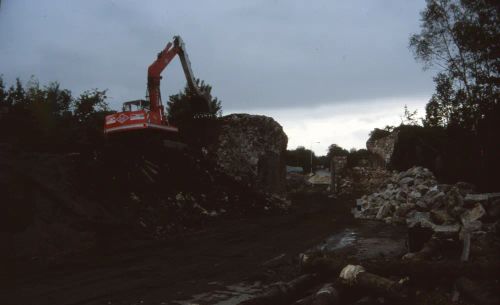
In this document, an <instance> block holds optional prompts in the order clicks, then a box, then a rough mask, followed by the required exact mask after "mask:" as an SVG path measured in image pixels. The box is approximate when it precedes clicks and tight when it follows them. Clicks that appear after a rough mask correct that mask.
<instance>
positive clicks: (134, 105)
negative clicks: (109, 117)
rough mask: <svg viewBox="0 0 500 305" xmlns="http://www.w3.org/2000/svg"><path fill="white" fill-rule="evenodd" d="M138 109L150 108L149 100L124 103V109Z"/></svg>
mask: <svg viewBox="0 0 500 305" xmlns="http://www.w3.org/2000/svg"><path fill="white" fill-rule="evenodd" d="M137 110H149V101H146V100H135V101H129V102H125V103H123V106H122V111H123V112H131V111H137Z"/></svg>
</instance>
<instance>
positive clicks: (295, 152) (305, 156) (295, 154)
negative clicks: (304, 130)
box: [285, 146, 317, 173]
mask: <svg viewBox="0 0 500 305" xmlns="http://www.w3.org/2000/svg"><path fill="white" fill-rule="evenodd" d="M311 154H312V158H313V164H317V163H316V162H315V160H316V156H315V155H314V152H311V150H310V149H306V148H305V147H304V146H299V147H297V148H296V149H292V150H287V151H286V154H285V162H286V165H290V166H300V167H302V168H303V169H304V173H309V172H310V171H311Z"/></svg>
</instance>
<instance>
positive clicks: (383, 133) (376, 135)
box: [370, 127, 394, 141]
mask: <svg viewBox="0 0 500 305" xmlns="http://www.w3.org/2000/svg"><path fill="white" fill-rule="evenodd" d="M393 129H394V128H391V130H388V129H387V127H386V128H385V129H380V128H375V129H373V130H372V131H370V141H376V140H378V139H382V138H384V137H387V136H388V135H389V134H390V133H391V132H392V130H393Z"/></svg>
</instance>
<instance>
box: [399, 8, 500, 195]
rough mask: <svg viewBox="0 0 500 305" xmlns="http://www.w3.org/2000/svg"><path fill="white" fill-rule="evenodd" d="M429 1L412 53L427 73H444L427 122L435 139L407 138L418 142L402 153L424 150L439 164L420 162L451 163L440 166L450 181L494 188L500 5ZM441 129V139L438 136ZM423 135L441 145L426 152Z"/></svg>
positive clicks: (498, 166)
mask: <svg viewBox="0 0 500 305" xmlns="http://www.w3.org/2000/svg"><path fill="white" fill-rule="evenodd" d="M426 2H427V5H426V7H425V9H424V10H423V11H422V12H421V30H420V33H417V34H414V35H412V36H411V37H410V48H411V49H412V50H413V52H414V55H415V58H416V59H417V60H419V61H421V62H422V63H423V64H424V68H428V67H437V68H440V70H441V71H440V72H439V73H438V74H437V75H436V77H435V78H434V83H435V86H436V89H435V90H436V91H435V93H434V94H433V96H432V97H431V99H430V100H429V102H428V103H427V105H426V117H425V119H424V121H423V123H424V126H425V127H426V128H427V129H425V130H429V131H428V132H429V133H430V134H427V131H419V132H418V133H415V134H413V133H409V134H408V135H407V136H408V138H409V139H410V138H412V139H415V140H414V142H412V141H413V140H412V141H407V142H406V145H407V147H406V148H401V150H400V152H399V154H401V156H404V155H407V156H413V155H412V154H413V153H410V152H411V149H412V148H411V147H413V149H417V147H420V148H419V149H420V150H421V151H426V152H432V153H430V154H431V155H432V154H433V156H434V157H433V158H434V159H432V158H430V157H429V156H426V157H422V158H420V159H421V160H427V161H428V163H429V164H430V165H432V164H433V163H432V162H434V163H435V162H437V161H436V160H437V159H436V158H438V159H439V158H441V159H443V160H445V161H446V162H441V163H443V164H445V165H443V166H444V167H443V168H442V169H441V171H442V172H444V173H446V174H445V175H444V176H446V177H448V178H449V179H451V177H453V175H455V176H454V177H455V178H456V179H466V178H469V179H472V180H471V181H474V182H477V183H479V184H482V185H489V186H493V185H492V181H495V180H498V179H496V177H497V176H498V172H499V171H500V161H499V160H498V155H499V154H500V138H499V137H498V135H497V131H498V130H499V129H500V104H499V100H500V94H499V86H498V84H499V83H500V58H499V56H500V24H499V16H500V14H499V9H500V6H499V5H498V1H494V0H427V1H426ZM439 130H440V132H439V135H435V134H434V133H433V132H436V131H439ZM443 134H444V135H445V136H443ZM424 136H429V137H432V139H434V140H435V144H436V145H434V142H433V144H432V145H431V144H428V145H426V147H425V148H424V147H421V146H422V145H421V144H422V143H428V141H426V140H425V139H424V138H425V137H424ZM434 140H433V141H434ZM442 143H446V145H444V146H442V145H441V144H442ZM398 145H399V146H401V147H403V146H402V145H403V144H402V143H400V144H398ZM412 145H413V146H412ZM422 149H423V150H422ZM403 152H404V153H403ZM401 156H399V157H398V158H399V160H400V161H401V164H405V163H404V158H403V157H401ZM413 157H415V156H413ZM431 159H432V160H431ZM427 161H426V162H427ZM431 161H432V162H431ZM438 163H439V162H438ZM401 164H400V165H401ZM446 164H447V165H446ZM406 165H407V164H406ZM446 166H448V167H449V168H447V167H446ZM478 172H480V174H479V173H478ZM486 188H488V187H486ZM490 189H491V190H494V189H495V188H493V187H491V188H490Z"/></svg>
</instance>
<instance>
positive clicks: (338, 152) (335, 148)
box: [326, 144, 349, 160]
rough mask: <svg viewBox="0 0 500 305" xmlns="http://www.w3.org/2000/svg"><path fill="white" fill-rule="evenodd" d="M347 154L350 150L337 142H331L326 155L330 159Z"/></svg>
mask: <svg viewBox="0 0 500 305" xmlns="http://www.w3.org/2000/svg"><path fill="white" fill-rule="evenodd" d="M347 155H349V151H347V150H346V149H344V148H342V147H340V146H339V145H337V144H331V145H330V146H329V147H328V153H327V154H326V157H327V159H328V160H332V158H333V157H334V156H347Z"/></svg>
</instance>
